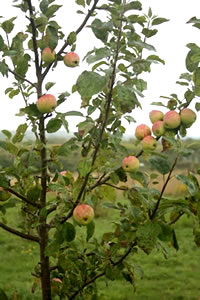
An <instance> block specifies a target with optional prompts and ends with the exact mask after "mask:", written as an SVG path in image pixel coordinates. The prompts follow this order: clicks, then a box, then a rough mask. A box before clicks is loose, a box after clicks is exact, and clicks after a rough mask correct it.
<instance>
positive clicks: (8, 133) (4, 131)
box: [1, 129, 12, 139]
mask: <svg viewBox="0 0 200 300" xmlns="http://www.w3.org/2000/svg"><path fill="white" fill-rule="evenodd" d="M1 132H2V133H3V134H4V135H5V136H6V137H7V138H8V139H10V138H11V137H12V133H11V132H10V131H8V130H6V129H3V130H1Z"/></svg>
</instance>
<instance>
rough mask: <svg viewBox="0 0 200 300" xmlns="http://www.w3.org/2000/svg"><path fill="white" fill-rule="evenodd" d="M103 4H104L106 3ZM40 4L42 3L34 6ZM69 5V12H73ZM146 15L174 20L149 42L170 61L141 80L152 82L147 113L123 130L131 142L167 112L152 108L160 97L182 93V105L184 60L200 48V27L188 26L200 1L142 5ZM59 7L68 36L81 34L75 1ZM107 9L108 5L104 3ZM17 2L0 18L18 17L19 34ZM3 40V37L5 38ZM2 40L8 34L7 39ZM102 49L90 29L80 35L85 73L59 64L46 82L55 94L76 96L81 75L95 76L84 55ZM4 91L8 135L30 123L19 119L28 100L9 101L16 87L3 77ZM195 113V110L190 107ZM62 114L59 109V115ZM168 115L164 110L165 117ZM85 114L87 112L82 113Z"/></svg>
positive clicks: (70, 106) (74, 105) (72, 102)
mask: <svg viewBox="0 0 200 300" xmlns="http://www.w3.org/2000/svg"><path fill="white" fill-rule="evenodd" d="M102 1H103V0H101V2H102ZM32 2H33V4H34V2H35V3H36V2H37V3H38V1H37V0H33V1H32ZM69 2H70V6H69ZM141 2H142V5H143V12H144V13H147V12H148V9H149V7H151V9H152V12H153V14H154V15H157V16H159V17H164V18H166V19H169V20H170V21H169V22H166V23H163V24H161V25H159V26H158V27H157V28H158V33H157V35H156V36H155V37H152V38H150V39H149V40H148V43H151V44H152V45H154V47H155V48H156V50H157V52H156V53H153V52H152V53H149V54H156V55H158V56H159V57H160V58H162V59H164V60H165V65H162V64H154V65H153V67H152V72H151V73H148V74H145V75H144V76H143V77H142V78H144V79H145V80H147V83H148V89H147V91H145V92H144V98H142V99H141V103H142V106H143V110H140V109H137V110H134V111H133V112H132V114H131V115H132V116H133V117H134V118H135V119H136V121H137V123H136V124H135V123H132V124H129V123H127V122H126V121H124V122H123V125H124V126H125V127H126V134H127V135H128V136H129V137H134V132H135V127H136V125H138V124H141V123H145V124H147V125H149V126H150V124H151V123H150V121H149V112H150V111H151V110H152V109H160V110H163V108H162V107H159V108H158V107H155V106H152V105H150V104H151V103H152V102H158V101H161V100H162V99H161V98H160V96H169V95H170V94H172V93H177V94H178V96H179V97H180V99H182V97H183V94H184V92H185V91H186V89H185V87H181V86H179V85H177V84H176V81H177V80H178V78H179V76H180V74H181V73H184V72H186V68H185V57H186V55H187V52H188V48H187V47H186V44H188V43H191V42H193V43H197V44H200V41H199V36H200V35H199V34H200V31H199V30H198V29H196V28H195V27H192V25H191V24H186V22H187V21H188V20H189V19H190V18H191V17H194V16H196V17H197V18H200V12H199V15H197V12H198V11H199V8H200V5H199V1H197V0H190V1H186V0H182V1H180V0H168V1H160V0H142V1H141ZM57 3H58V4H62V5H63V8H61V9H60V11H59V15H58V22H59V24H61V25H62V27H63V31H64V33H65V34H66V35H67V34H68V33H69V32H71V31H74V30H76V29H77V28H78V26H79V24H81V21H82V19H83V16H82V15H77V14H76V13H75V12H76V8H79V7H77V5H76V4H75V0H67V1H65V0H59V1H57ZM104 3H105V1H104ZM11 5H12V0H7V1H4V5H3V6H2V7H1V13H0V15H1V16H3V18H2V19H1V20H2V21H4V20H6V19H9V18H11V17H13V16H18V19H19V21H16V24H17V25H16V27H17V29H18V31H19V30H22V29H23V24H24V23H23V21H22V19H21V20H20V17H22V18H23V15H21V14H19V10H18V9H16V8H12V7H11ZM1 34H2V32H1ZM2 35H3V34H2ZM101 45H102V44H101V43H100V42H99V41H97V40H96V39H94V38H93V35H92V34H91V32H90V30H89V29H85V30H83V31H82V32H81V33H80V34H79V35H78V40H77V48H76V52H77V53H78V54H79V56H80V58H81V63H80V67H77V68H73V69H72V68H67V67H66V66H64V64H62V63H59V67H58V69H57V70H56V71H54V72H52V73H51V74H50V76H49V77H48V80H47V81H56V82H57V84H56V85H55V87H53V88H52V90H50V91H51V93H55V94H56V93H60V92H63V91H65V90H66V91H69V92H71V86H72V85H73V84H74V83H75V82H76V79H77V78H78V76H79V75H80V73H81V72H82V71H84V70H85V69H87V70H90V66H88V65H87V64H86V63H85V62H83V61H82V59H83V57H84V56H85V54H86V53H87V52H88V51H89V50H91V49H93V48H94V46H95V47H98V46H101ZM0 82H1V89H0V99H1V103H2V105H1V110H0V130H2V129H8V130H15V129H16V128H17V126H18V125H19V124H21V123H23V122H26V121H25V119H24V118H21V117H18V116H15V114H16V113H17V112H18V111H19V109H20V108H21V107H23V106H24V103H23V100H22V98H21V97H15V98H13V99H9V98H8V97H7V95H5V94H4V91H5V89H6V88H7V87H10V86H11V83H12V82H13V78H12V77H11V78H10V77H9V78H5V77H0ZM80 102H81V100H80V97H79V95H78V94H77V93H75V94H74V95H73V96H72V97H70V98H69V100H67V101H66V102H65V103H64V104H63V105H62V106H60V109H61V110H62V111H69V110H78V109H79V106H80ZM191 108H193V107H192V106H191ZM58 110H59V109H58ZM165 111H166V110H163V112H165ZM83 112H84V111H83ZM70 118H71V119H69V120H68V121H69V123H70V124H71V125H70V130H71V131H76V123H77V122H78V121H80V119H78V118H75V117H70ZM72 118H73V119H72ZM199 119H200V116H199V117H198V118H197V122H196V123H195V124H194V125H193V126H192V127H191V128H190V129H188V136H189V137H194V138H199V128H198V124H199V122H200V121H199Z"/></svg>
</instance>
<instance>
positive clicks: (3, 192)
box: [0, 187, 11, 201]
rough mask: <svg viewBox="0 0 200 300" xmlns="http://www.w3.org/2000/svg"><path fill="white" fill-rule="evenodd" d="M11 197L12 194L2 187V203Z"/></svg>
mask: <svg viewBox="0 0 200 300" xmlns="http://www.w3.org/2000/svg"><path fill="white" fill-rule="evenodd" d="M10 197H11V194H10V193H9V192H8V191H6V190H4V188H2V187H0V201H6V200H8V199H9V198H10Z"/></svg>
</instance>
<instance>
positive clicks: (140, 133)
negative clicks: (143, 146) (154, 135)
mask: <svg viewBox="0 0 200 300" xmlns="http://www.w3.org/2000/svg"><path fill="white" fill-rule="evenodd" d="M147 135H151V129H150V128H149V126H147V125H145V124H140V125H138V126H137V127H136V129H135V136H136V138H137V139H138V140H142V139H143V138H144V137H145V136H147Z"/></svg>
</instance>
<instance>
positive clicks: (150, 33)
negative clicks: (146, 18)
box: [142, 28, 158, 38]
mask: <svg viewBox="0 0 200 300" xmlns="http://www.w3.org/2000/svg"><path fill="white" fill-rule="evenodd" d="M157 32H158V30H157V29H148V28H143V30H142V33H143V34H144V36H145V37H147V38H150V37H152V36H154V35H156V33H157Z"/></svg>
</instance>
